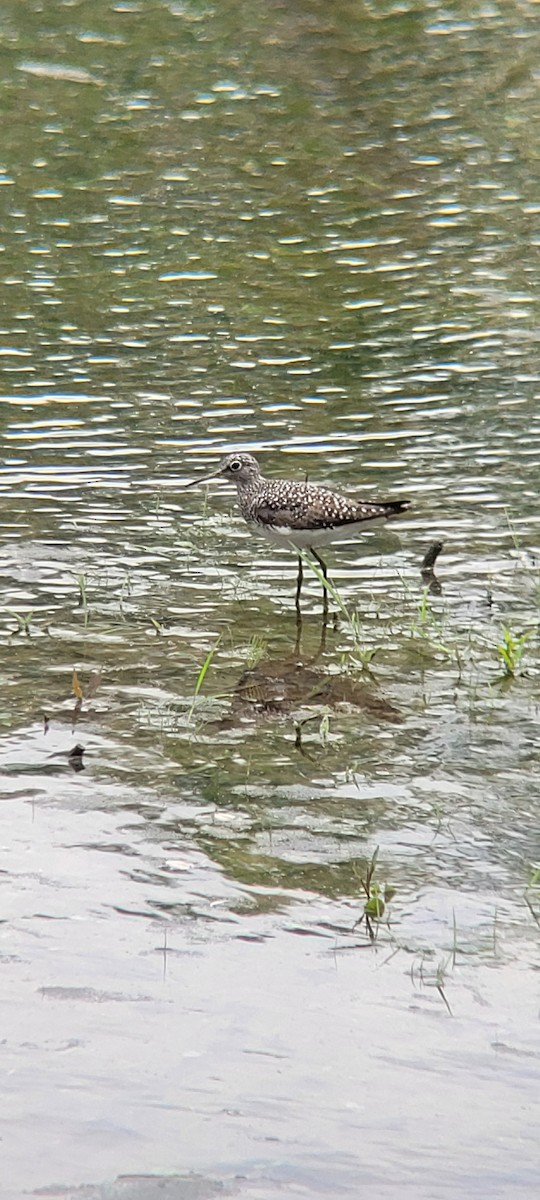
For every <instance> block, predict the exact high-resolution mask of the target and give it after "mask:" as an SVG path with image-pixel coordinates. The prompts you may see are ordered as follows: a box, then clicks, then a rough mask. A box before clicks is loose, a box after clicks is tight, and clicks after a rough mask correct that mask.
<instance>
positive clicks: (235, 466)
mask: <svg viewBox="0 0 540 1200" xmlns="http://www.w3.org/2000/svg"><path fill="white" fill-rule="evenodd" d="M241 466H242V463H241V462H240V460H239V459H238V458H235V459H234V461H233V462H232V463H231V464H230V467H229V470H230V471H239V470H240V467H241Z"/></svg>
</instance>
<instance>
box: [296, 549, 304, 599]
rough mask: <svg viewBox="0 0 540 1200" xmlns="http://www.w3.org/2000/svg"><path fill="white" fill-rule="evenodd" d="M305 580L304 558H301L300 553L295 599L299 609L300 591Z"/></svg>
mask: <svg viewBox="0 0 540 1200" xmlns="http://www.w3.org/2000/svg"><path fill="white" fill-rule="evenodd" d="M303 582H304V568H303V566H302V559H301V558H300V555H299V556H298V579H297V580H296V596H295V599H294V603H295V605H296V607H297V609H299V608H300V593H301V591H302V584H303Z"/></svg>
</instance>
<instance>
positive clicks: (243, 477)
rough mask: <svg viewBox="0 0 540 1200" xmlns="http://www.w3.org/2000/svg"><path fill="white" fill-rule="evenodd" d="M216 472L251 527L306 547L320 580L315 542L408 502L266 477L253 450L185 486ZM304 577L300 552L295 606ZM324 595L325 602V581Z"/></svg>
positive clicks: (377, 519) (343, 534) (342, 534)
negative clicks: (232, 487) (228, 483)
mask: <svg viewBox="0 0 540 1200" xmlns="http://www.w3.org/2000/svg"><path fill="white" fill-rule="evenodd" d="M218 475H223V476H224V477H225V479H231V480H233V482H234V483H235V484H236V490H237V494H238V504H239V506H240V512H241V513H242V516H243V518H244V520H245V521H246V522H247V524H248V525H249V527H250V529H252V530H253V531H254V532H255V533H260V534H262V535H263V537H266V538H268V540H269V541H271V542H274V544H277V545H278V546H289V547H290V546H294V547H295V549H296V550H299V551H302V550H307V551H308V553H309V554H310V555H311V556H312V557H313V558H314V559H315V560H316V561H317V562H318V563H319V566H320V568H321V571H322V574H323V579H324V580H325V581H326V579H327V576H328V570H327V566H326V563H325V562H324V560H323V559H322V558H321V556H320V554H318V553H317V549H316V547H319V546H329V545H331V543H332V542H339V541H345V540H347V541H350V540H351V539H353V538H355V537H357V535H358V534H360V533H363V532H364V530H365V529H371V528H373V526H375V525H380V524H381V523H382V522H383V521H387V520H389V519H390V518H391V517H395V516H398V514H399V513H402V512H404V510H405V509H406V508H408V506H409V504H410V501H409V500H350V499H348V497H347V496H341V495H340V494H339V492H332V491H330V490H329V489H328V488H323V487H318V486H317V484H315V483H295V482H294V481H293V480H290V479H265V477H264V475H263V474H262V473H261V469H260V467H259V464H258V462H257V459H256V458H254V457H253V455H252V454H228V455H227V456H226V458H223V459H222V460H221V462H220V464H219V466H218V467H217V468H216V470H215V471H211V472H210V474H209V475H203V476H202V478H201V479H194V480H192V481H191V483H188V484H186V485H185V486H186V487H194V486H195V485H196V484H198V483H206V481H207V480H208V479H215V478H216V477H217V476H218ZM303 578H304V572H303V565H302V558H301V556H300V555H299V557H298V579H297V584H296V598H295V603H296V607H297V608H299V605H300V593H301V591H302V582H303ZM324 599H325V604H326V603H327V599H328V598H327V589H326V586H324Z"/></svg>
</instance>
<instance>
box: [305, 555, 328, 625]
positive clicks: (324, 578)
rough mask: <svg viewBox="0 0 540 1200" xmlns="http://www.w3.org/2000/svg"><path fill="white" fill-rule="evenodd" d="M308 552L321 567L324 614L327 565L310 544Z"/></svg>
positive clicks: (326, 593)
mask: <svg viewBox="0 0 540 1200" xmlns="http://www.w3.org/2000/svg"><path fill="white" fill-rule="evenodd" d="M309 553H310V554H312V555H313V557H314V558H315V559H316V560H317V562H318V564H319V566H320V568H321V571H322V573H323V581H324V582H323V612H324V614H325V616H326V615H327V613H328V588H327V586H326V580H327V579H328V567H327V565H326V563H325V562H324V560H323V559H322V558H321V556H320V554H317V551H316V550H314V549H313V546H310V548H309Z"/></svg>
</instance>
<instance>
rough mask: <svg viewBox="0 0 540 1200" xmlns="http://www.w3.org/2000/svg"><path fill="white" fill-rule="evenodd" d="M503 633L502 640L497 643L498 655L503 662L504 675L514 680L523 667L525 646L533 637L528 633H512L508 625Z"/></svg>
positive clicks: (504, 627)
mask: <svg viewBox="0 0 540 1200" xmlns="http://www.w3.org/2000/svg"><path fill="white" fill-rule="evenodd" d="M501 632H502V640H501V641H500V642H497V647H496V649H497V654H498V656H499V658H500V660H501V663H502V666H503V669H504V674H505V675H506V676H507V677H509V678H512V679H513V678H514V677H515V676H516V674H517V673H518V670H519V667H520V666H521V660H522V658H523V655H524V653H525V646H526V644H527V642H528V640H529V638H530V636H531V635H530V633H527V632H525V633H521V634H519V635H518V634H515V633H512V630H511V629H509V628H508V626H507V625H503V627H502V631H501Z"/></svg>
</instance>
